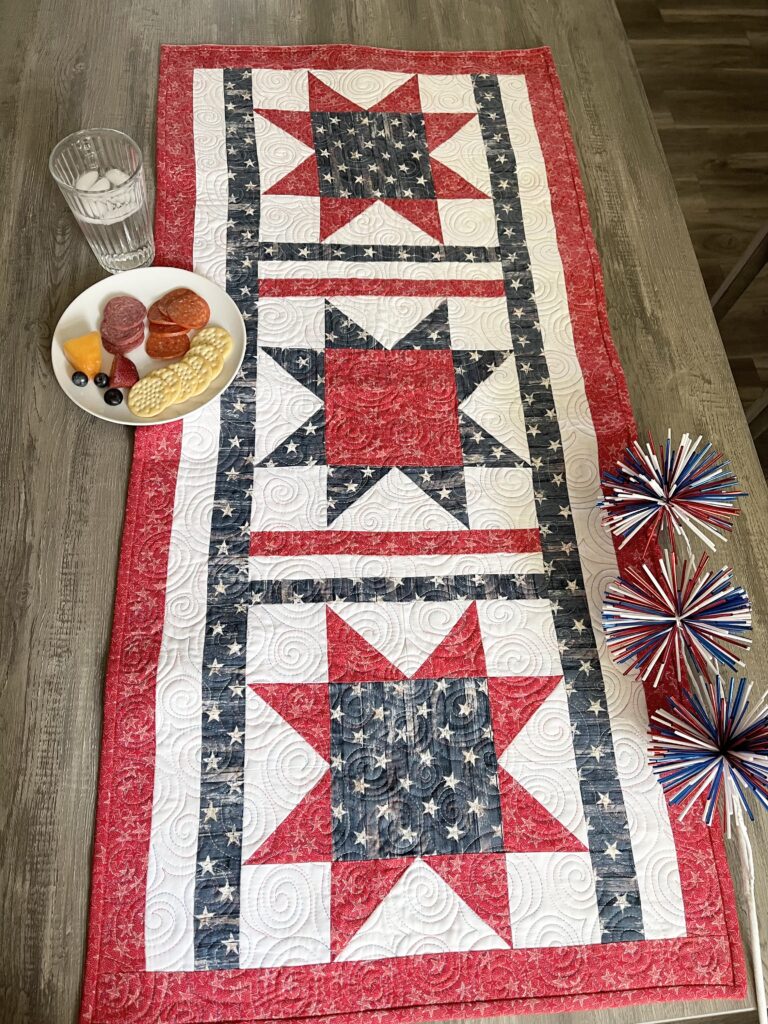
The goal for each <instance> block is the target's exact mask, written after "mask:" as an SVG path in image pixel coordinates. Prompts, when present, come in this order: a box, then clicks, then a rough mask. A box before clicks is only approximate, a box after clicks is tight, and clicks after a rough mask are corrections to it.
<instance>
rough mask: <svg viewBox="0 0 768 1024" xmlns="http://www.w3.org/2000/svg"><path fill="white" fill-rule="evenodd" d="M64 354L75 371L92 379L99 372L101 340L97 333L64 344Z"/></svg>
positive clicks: (92, 332) (83, 335) (84, 335)
mask: <svg viewBox="0 0 768 1024" xmlns="http://www.w3.org/2000/svg"><path fill="white" fill-rule="evenodd" d="M64 354H65V355H66V357H67V359H68V360H69V361H70V363H71V364H72V365H73V366H74V368H75V369H76V370H80V371H81V372H82V373H84V374H85V375H86V376H87V377H90V378H91V379H93V378H94V377H95V376H96V374H97V373H98V372H99V371H100V370H101V338H100V336H99V332H98V331H91V332H90V333H89V334H82V335H81V336H80V337H79V338H72V339H71V341H65V342H64Z"/></svg>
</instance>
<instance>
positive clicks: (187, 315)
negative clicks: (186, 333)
mask: <svg viewBox="0 0 768 1024" xmlns="http://www.w3.org/2000/svg"><path fill="white" fill-rule="evenodd" d="M170 295H171V297H170V298H169V297H168V296H166V297H165V298H164V299H162V300H161V305H160V308H161V309H162V310H163V312H164V313H165V315H166V316H167V317H168V319H169V320H173V321H174V322H175V323H177V324H181V326H182V327H186V328H188V329H192V328H199V327H205V325H206V324H207V323H208V320H209V318H210V316H211V310H210V308H209V306H208V303H207V302H206V301H205V299H203V298H201V297H200V296H199V295H198V294H197V293H196V292H193V291H191V289H189V288H180V289H178V290H177V292H176V294H175V295H174V294H173V293H170Z"/></svg>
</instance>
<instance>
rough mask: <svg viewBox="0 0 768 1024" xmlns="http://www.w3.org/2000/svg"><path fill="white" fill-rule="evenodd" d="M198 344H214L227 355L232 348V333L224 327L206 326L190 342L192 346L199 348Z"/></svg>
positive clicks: (214, 346)
mask: <svg viewBox="0 0 768 1024" xmlns="http://www.w3.org/2000/svg"><path fill="white" fill-rule="evenodd" d="M198 345H212V346H213V348H217V349H219V350H220V352H221V354H222V355H223V356H226V355H227V354H228V353H229V350H230V349H231V348H232V335H231V334H230V333H229V331H225V330H224V328H223V327H204V328H203V329H202V331H198V332H197V334H196V335H195V336H194V338H193V339H192V341H191V342H190V347H191V348H197V346H198Z"/></svg>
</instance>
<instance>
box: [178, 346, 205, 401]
mask: <svg viewBox="0 0 768 1024" xmlns="http://www.w3.org/2000/svg"><path fill="white" fill-rule="evenodd" d="M191 357H192V353H191V352H188V353H187V354H186V355H185V356H184V358H183V359H180V360H179V362H178V363H173V364H172V365H171V366H169V367H168V372H169V373H173V374H175V375H176V381H177V383H178V386H179V394H178V397H177V398H176V401H177V402H186V401H187V399H188V398H194V396H195V395H199V394H200V392H201V391H205V389H206V388H207V387H208V384H209V383H210V380H211V368H210V366H209V365H208V363H206V361H205V360H204V359H202V358H201V357H198V358H197V360H196V361H195V362H194V363H191V364H190V362H189V360H190V358H191Z"/></svg>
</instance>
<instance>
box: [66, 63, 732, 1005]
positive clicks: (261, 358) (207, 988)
mask: <svg viewBox="0 0 768 1024" xmlns="http://www.w3.org/2000/svg"><path fill="white" fill-rule="evenodd" d="M158 109H159V123H158V145H157V151H158V202H157V247H158V254H159V258H160V261H161V262H165V263H169V264H176V265H180V266H186V267H190V268H192V269H194V270H196V271H197V272H198V273H200V274H203V275H205V276H207V277H209V278H211V279H212V280H214V281H216V282H217V283H218V284H220V285H221V286H222V287H224V288H226V290H227V291H228V292H229V294H230V295H231V296H232V297H233V299H234V300H235V301H236V302H237V304H238V306H239V308H240V311H241V313H242V315H243V318H244V320H245V323H246V328H247V335H248V346H247V352H246V356H245V360H244V363H243V367H242V370H241V372H240V374H239V375H238V377H237V379H236V380H235V381H234V383H233V384H232V386H231V387H230V388H229V389H228V390H227V391H226V392H225V393H224V394H223V395H222V396H221V397H220V399H219V400H217V401H216V402H214V403H211V404H210V405H209V406H207V407H206V408H205V409H203V410H200V411H199V412H198V413H195V414H193V415H191V416H189V417H187V418H186V419H185V420H184V421H183V422H180V423H176V424H171V425H169V426H165V427H157V428H147V429H145V430H141V431H139V432H138V433H137V441H136V452H135V457H134V466H133V472H132V481H131V490H130V498H129V508H128V514H127V520H126V529H125V539H124V545H123V555H122V560H121V566H120V579H119V584H118V598H117V607H116V615H115V629H114V638H113V646H112V652H111V656H110V668H109V678H108V683H107V694H106V706H105V729H104V749H103V755H102V776H101V783H100V797H99V818H98V823H97V842H96V859H95V865H94V882H93V895H92V923H91V929H90V933H89V954H88V968H87V972H86V983H85V991H84V998H83V1010H82V1020H83V1021H84V1022H89V1024H107V1022H113V1021H121V1022H137V1024H138V1022H139V1021H142V1022H144V1021H148V1020H158V1021H159V1020H163V1021H167V1022H171V1024H182V1022H187V1024H188V1022H192V1024H204V1022H205V1024H208V1022H225V1021H242V1022H245V1021H249V1022H250V1021H254V1022H255V1021H274V1020H278V1019H285V1020H290V1021H300V1020H309V1019H310V1018H317V1019H319V1020H322V1021H324V1022H329V1024H363V1022H365V1021H368V1020H369V1019H370V1020H371V1021H375V1022H376V1024H406V1022H414V1024H416V1022H419V1021H427V1020H443V1019H446V1018H452V1019H456V1018H472V1017H479V1016H488V1015H493V1014H498V1015H502V1014H516V1013H521V1012H538V1013H541V1012H547V1011H551V1012H555V1011H558V1010H575V1009H581V1008H585V1007H598V1006H610V1005H618V1004H623V1003H628V1002H640V1001H651V1000H661V999H683V998H686V999H688V998H700V997H707V996H709V997H713V998H717V997H719V998H722V997H735V996H738V995H740V994H741V993H742V992H743V987H744V967H743V961H742V955H741V950H740V946H739V940H738V931H737V926H736V921H735V910H734V901H733V893H732V889H731V885H730V879H729V876H728V872H727V867H726V864H725V859H724V855H723V848H722V842H721V838H720V836H719V834H718V833H717V832H716V831H714V830H708V829H707V828H705V827H704V826H703V825H702V824H700V823H698V822H696V821H693V820H688V819H686V820H685V821H681V820H680V818H679V815H678V813H677V812H676V811H674V810H673V809H671V808H669V807H668V806H667V804H666V802H665V800H664V797H663V794H662V792H661V789H660V788H659V786H658V784H657V782H656V780H655V778H654V776H653V774H652V772H651V770H650V768H649V766H648V762H647V757H646V739H645V736H646V730H647V722H648V702H649V701H652V700H654V699H656V698H655V697H654V695H646V694H645V693H644V691H643V688H642V686H641V685H640V684H639V683H638V682H636V681H635V680H633V679H630V678H628V677H625V676H623V675H622V673H621V672H620V670H619V669H618V668H617V666H616V665H615V664H614V663H613V662H612V660H611V658H610V655H609V653H608V651H607V649H606V646H605V644H604V641H603V636H602V633H601V629H600V615H599V611H600V605H601V595H602V590H603V588H604V587H605V585H606V583H607V582H608V581H609V580H610V579H611V578H612V577H613V576H615V575H616V573H617V571H618V569H619V568H620V566H619V562H618V561H617V554H616V551H615V550H614V547H613V544H612V541H611V538H610V536H609V535H608V533H607V532H605V531H604V530H602V529H601V526H600V522H599V513H598V511H597V509H596V507H595V506H596V502H597V500H598V498H599V496H600V485H599V479H600V471H601V467H606V466H609V465H610V464H611V463H612V462H613V461H615V459H616V458H617V456H618V455H619V454H620V452H621V450H622V448H623V446H625V445H626V444H627V443H628V442H629V441H630V439H631V438H632V436H633V433H634V429H635V428H634V422H633V420H632V414H631V409H630V406H629V401H628V397H627V391H626V386H625V383H624V379H623V376H622V373H621V368H620V365H619V363H618V359H617V357H616V353H615V351H614V349H613V346H612V342H611V339H610V336H609V333H608V326H607V319H606V316H605V307H604V300H603V294H602V286H601V279H600V270H599V265H598V262H597V257H596V253H595V249H594V244H593V241H592V237H591V234H590V229H589V222H588V216H587V212H586V206H585V203H584V197H583V193H582V189H581V185H580V182H579V177H578V168H577V164H576V161H575V157H574V152H573V147H572V144H571V140H570V136H569V133H568V128H567V122H566V120H565V115H564V110H563V105H562V99H561V96H560V91H559V86H558V83H557V79H556V75H555V72H554V69H553V66H552V63H551V58H550V56H549V54H548V52H547V51H544V50H534V51H528V52H526V51H521V52H505V53H453V54H440V53H428V52H427V53H407V52H400V51H387V50H373V49H367V48H355V47H346V46H344V47H336V46H328V47H309V48H302V47H298V48H287V49H281V48H254V47H240V46H234V47H167V48H164V51H163V57H162V67H161V82H160V99H159V108H158ZM633 559H635V560H636V559H637V553H635V554H634V555H633V554H632V553H630V554H625V553H624V552H622V558H621V567H623V566H625V565H626V564H628V563H629V562H631V561H632V560H633Z"/></svg>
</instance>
